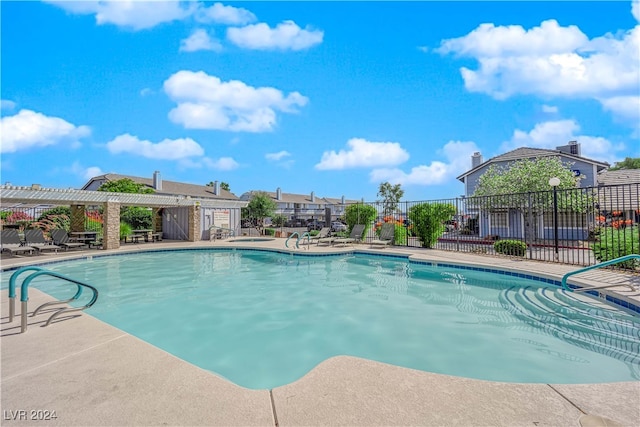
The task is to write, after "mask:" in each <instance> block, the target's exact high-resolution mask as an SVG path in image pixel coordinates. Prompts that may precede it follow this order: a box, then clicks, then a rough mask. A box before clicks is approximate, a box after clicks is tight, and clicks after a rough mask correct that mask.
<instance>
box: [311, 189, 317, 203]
mask: <svg viewBox="0 0 640 427" xmlns="http://www.w3.org/2000/svg"><path fill="white" fill-rule="evenodd" d="M315 202H316V195H315V193H314V192H313V191H312V192H311V203H315Z"/></svg>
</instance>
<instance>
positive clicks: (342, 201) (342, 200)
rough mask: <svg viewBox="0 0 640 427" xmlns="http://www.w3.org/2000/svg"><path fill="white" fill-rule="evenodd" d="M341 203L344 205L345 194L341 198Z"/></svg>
mask: <svg viewBox="0 0 640 427" xmlns="http://www.w3.org/2000/svg"><path fill="white" fill-rule="evenodd" d="M340 204H342V205H344V196H342V199H340Z"/></svg>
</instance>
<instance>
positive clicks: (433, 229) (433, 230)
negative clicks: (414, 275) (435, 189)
mask: <svg viewBox="0 0 640 427" xmlns="http://www.w3.org/2000/svg"><path fill="white" fill-rule="evenodd" d="M455 213H456V208H455V206H453V205H452V204H451V203H420V204H418V205H414V206H412V207H411V208H410V209H409V219H410V220H411V223H412V224H413V231H414V232H415V233H416V235H417V236H418V237H419V238H420V242H421V244H422V247H424V248H432V247H434V246H435V245H436V243H438V238H439V237H440V236H442V234H443V233H444V231H445V226H444V222H445V221H447V220H449V219H451V217H452V216H453V215H455Z"/></svg>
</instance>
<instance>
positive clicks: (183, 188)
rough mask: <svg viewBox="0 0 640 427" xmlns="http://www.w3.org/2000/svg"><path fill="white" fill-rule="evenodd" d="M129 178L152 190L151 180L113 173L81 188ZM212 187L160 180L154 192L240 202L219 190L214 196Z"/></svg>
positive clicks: (231, 194) (235, 197)
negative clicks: (94, 183)
mask: <svg viewBox="0 0 640 427" xmlns="http://www.w3.org/2000/svg"><path fill="white" fill-rule="evenodd" d="M123 178H129V179H131V180H133V181H134V182H136V183H138V184H143V185H146V186H147V187H149V188H153V179H152V178H142V177H139V176H131V175H119V174H115V173H108V174H105V175H100V176H96V177H93V178H91V180H90V181H89V182H88V183H87V184H85V186H84V187H83V189H84V188H86V187H88V186H89V184H90V183H91V182H92V181H98V180H106V181H117V180H119V179H123ZM213 190H214V188H213V187H207V186H206V185H196V184H187V183H183V182H175V181H167V180H166V179H163V180H162V190H160V191H158V190H156V192H155V194H159V195H172V196H191V197H197V198H207V199H221V200H240V199H239V198H238V196H236V195H235V194H233V193H231V192H229V191H226V190H223V189H222V188H221V189H220V194H219V195H216V194H214V193H213Z"/></svg>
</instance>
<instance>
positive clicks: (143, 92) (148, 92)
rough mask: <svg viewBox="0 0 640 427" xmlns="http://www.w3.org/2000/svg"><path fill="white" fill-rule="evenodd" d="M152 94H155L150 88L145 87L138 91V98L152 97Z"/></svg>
mask: <svg viewBox="0 0 640 427" xmlns="http://www.w3.org/2000/svg"><path fill="white" fill-rule="evenodd" d="M154 93H155V92H154V91H153V90H152V89H151V88H148V87H145V88H144V89H142V90H141V91H140V96H149V95H153V94H154Z"/></svg>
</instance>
